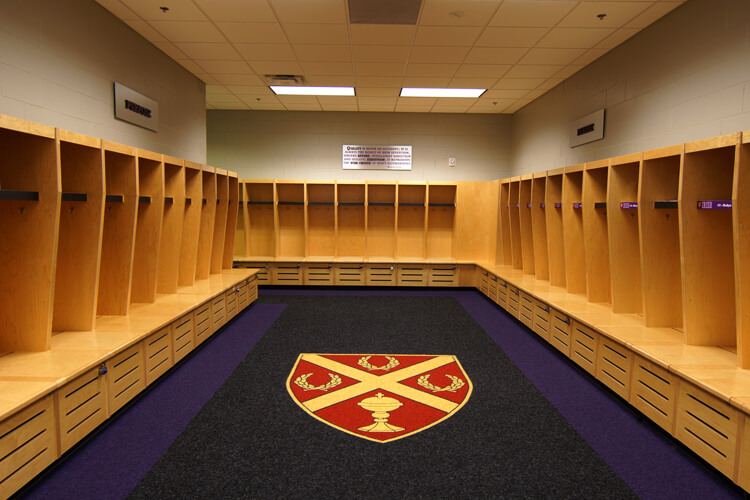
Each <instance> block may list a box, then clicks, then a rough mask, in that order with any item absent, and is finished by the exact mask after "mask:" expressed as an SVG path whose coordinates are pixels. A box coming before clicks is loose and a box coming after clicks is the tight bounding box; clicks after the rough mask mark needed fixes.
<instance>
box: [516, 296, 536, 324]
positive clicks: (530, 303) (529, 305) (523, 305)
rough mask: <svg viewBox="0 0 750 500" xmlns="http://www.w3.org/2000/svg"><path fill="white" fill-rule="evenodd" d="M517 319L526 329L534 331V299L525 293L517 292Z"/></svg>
mask: <svg viewBox="0 0 750 500" xmlns="http://www.w3.org/2000/svg"><path fill="white" fill-rule="evenodd" d="M518 296H519V301H518V306H519V307H518V319H519V320H521V323H523V324H524V325H525V326H526V328H528V329H529V330H533V329H534V299H532V298H531V295H529V294H528V293H526V292H519V294H518Z"/></svg>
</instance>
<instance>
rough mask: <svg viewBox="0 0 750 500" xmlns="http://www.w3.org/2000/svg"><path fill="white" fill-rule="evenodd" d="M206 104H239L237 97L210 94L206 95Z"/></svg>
mask: <svg viewBox="0 0 750 500" xmlns="http://www.w3.org/2000/svg"><path fill="white" fill-rule="evenodd" d="M206 102H210V103H211V104H213V105H217V104H230V103H237V104H239V103H241V102H242V101H241V100H240V99H239V97H237V96H235V95H232V94H211V95H208V94H207V95H206Z"/></svg>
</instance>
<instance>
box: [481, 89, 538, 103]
mask: <svg viewBox="0 0 750 500" xmlns="http://www.w3.org/2000/svg"><path fill="white" fill-rule="evenodd" d="M528 93H529V90H528V89H520V90H518V89H517V90H513V89H511V90H492V89H490V90H488V91H487V92H485V93H484V94H482V97H481V98H480V99H484V100H493V101H499V100H502V99H507V100H511V101H515V100H516V99H520V98H521V97H523V96H525V95H526V94H528Z"/></svg>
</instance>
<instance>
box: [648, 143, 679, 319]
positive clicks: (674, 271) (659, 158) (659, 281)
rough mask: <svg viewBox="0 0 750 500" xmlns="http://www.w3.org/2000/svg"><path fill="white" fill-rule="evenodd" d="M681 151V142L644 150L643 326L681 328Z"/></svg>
mask: <svg viewBox="0 0 750 500" xmlns="http://www.w3.org/2000/svg"><path fill="white" fill-rule="evenodd" d="M682 153H683V146H674V147H669V148H663V149H658V150H653V151H646V152H644V153H643V165H642V167H641V174H640V186H639V190H640V193H639V196H638V207H639V208H638V216H639V218H640V244H641V270H642V272H641V279H642V282H643V313H644V316H645V320H646V326H653V327H669V328H682V276H681V271H680V259H679V258H678V256H679V255H680V226H679V217H678V215H677V208H676V204H677V196H678V193H679V186H680V165H681V163H682ZM665 202H674V205H671V204H667V203H665ZM663 207H672V208H663Z"/></svg>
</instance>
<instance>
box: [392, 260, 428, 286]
mask: <svg viewBox="0 0 750 500" xmlns="http://www.w3.org/2000/svg"><path fill="white" fill-rule="evenodd" d="M397 269H398V278H397V280H398V286H427V266H426V265H424V264H399V265H398V266H397Z"/></svg>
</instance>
